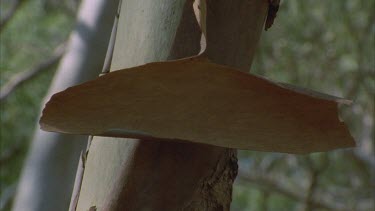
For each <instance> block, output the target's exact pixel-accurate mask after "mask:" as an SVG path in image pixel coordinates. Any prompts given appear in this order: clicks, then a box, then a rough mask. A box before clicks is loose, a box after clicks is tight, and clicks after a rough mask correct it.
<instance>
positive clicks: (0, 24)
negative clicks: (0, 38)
mask: <svg viewBox="0 0 375 211" xmlns="http://www.w3.org/2000/svg"><path fill="white" fill-rule="evenodd" d="M25 2H26V0H14V1H13V4H12V6H11V7H10V9H9V11H8V12H7V13H5V15H4V17H1V20H0V33H1V32H2V30H3V29H4V28H5V26H6V24H7V23H8V22H9V21H10V20H11V19H12V17H13V16H14V14H16V12H17V10H18V9H19V8H20V7H21V5H22V4H23V3H25Z"/></svg>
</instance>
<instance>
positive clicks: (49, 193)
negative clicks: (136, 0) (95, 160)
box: [13, 0, 118, 211]
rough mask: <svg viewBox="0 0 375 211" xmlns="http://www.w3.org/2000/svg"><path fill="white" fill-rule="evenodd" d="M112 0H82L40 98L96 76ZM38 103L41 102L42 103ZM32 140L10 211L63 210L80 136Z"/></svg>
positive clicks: (37, 132) (113, 5)
mask: <svg viewBox="0 0 375 211" xmlns="http://www.w3.org/2000/svg"><path fill="white" fill-rule="evenodd" d="M117 4H118V0H115V1H113V0H111V1H107V0H84V1H83V3H82V5H81V7H80V10H79V14H78V20H77V25H76V27H75V30H74V31H73V33H72V34H71V36H70V40H69V44H68V47H67V52H66V53H65V55H64V57H63V59H62V61H61V63H60V65H59V67H58V70H57V72H56V74H55V77H54V79H53V82H52V84H51V86H50V89H49V91H48V94H47V95H46V97H45V99H46V100H48V99H49V98H50V96H51V95H52V94H54V93H55V92H58V91H62V90H63V89H65V88H67V87H69V86H72V85H75V84H77V83H81V82H84V81H87V80H89V79H92V78H94V77H97V75H98V74H99V73H100V71H101V68H102V66H103V62H104V57H105V54H106V50H107V45H108V41H109V37H110V32H111V28H112V24H113V20H114V14H115V13H116V10H117ZM42 106H44V103H43V104H42ZM36 127H37V129H36V130H35V134H34V138H33V141H32V143H31V146H30V151H29V154H28V156H27V158H26V161H25V164H24V169H23V172H22V175H21V179H20V183H19V186H18V191H17V195H16V198H15V202H14V205H13V210H15V211H25V210H27V211H50V210H54V211H58V210H64V211H65V210H67V209H68V208H69V201H70V195H71V192H72V189H73V183H74V176H75V170H76V167H77V160H78V157H79V153H80V151H81V150H82V149H84V148H85V146H86V144H87V137H86V136H72V135H63V134H57V133H49V132H44V131H41V130H40V129H39V125H37V126H36Z"/></svg>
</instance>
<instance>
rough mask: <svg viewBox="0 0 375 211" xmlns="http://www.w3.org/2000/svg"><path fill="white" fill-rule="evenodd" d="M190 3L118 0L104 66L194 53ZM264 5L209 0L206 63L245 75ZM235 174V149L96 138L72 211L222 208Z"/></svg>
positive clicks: (262, 0)
mask: <svg viewBox="0 0 375 211" xmlns="http://www.w3.org/2000/svg"><path fill="white" fill-rule="evenodd" d="M191 3H192V2H191V1H186V4H185V1H184V0H179V1H175V0H168V1H165V0H155V1H147V0H123V3H122V9H121V14H120V21H119V28H118V33H117V40H116V46H115V51H114V56H113V60H112V67H111V69H112V70H116V69H122V68H126V67H131V66H136V65H140V64H144V63H146V62H152V61H163V60H167V59H177V58H181V57H186V56H191V55H195V54H197V53H198V52H199V40H200V30H199V28H198V26H197V24H196V21H195V18H194V15H193V13H192V10H191V9H190V7H191V6H190V4H191ZM267 8H268V1H266V0H234V1H225V0H216V1H211V0H209V1H208V12H207V14H208V31H209V33H208V37H209V40H210V42H211V43H210V44H209V45H208V49H207V50H208V53H209V56H210V59H211V60H213V61H214V62H216V63H219V64H226V65H230V66H235V67H237V68H240V69H242V70H244V71H248V69H249V68H250V65H251V61H252V56H253V54H254V51H255V48H256V45H257V43H258V40H259V37H260V34H261V31H262V28H263V23H264V20H265V17H266V12H267ZM98 100H100V99H98ZM124 100H126V99H124ZM233 103H236V102H233ZM150 106H152V105H150ZM236 174H237V158H236V150H234V149H227V148H221V147H215V146H208V145H201V144H194V143H177V142H166V141H162V142H157V141H150V140H132V139H118V138H105V137H95V138H94V140H93V142H92V144H91V147H90V150H89V153H88V158H87V162H86V164H85V172H84V177H83V181H82V188H81V192H80V196H79V201H78V205H77V210H88V209H89V208H90V207H93V206H95V207H96V208H97V209H98V210H229V208H230V202H231V193H232V183H233V181H234V178H235V176H236Z"/></svg>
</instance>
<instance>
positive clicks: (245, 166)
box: [0, 0, 375, 210]
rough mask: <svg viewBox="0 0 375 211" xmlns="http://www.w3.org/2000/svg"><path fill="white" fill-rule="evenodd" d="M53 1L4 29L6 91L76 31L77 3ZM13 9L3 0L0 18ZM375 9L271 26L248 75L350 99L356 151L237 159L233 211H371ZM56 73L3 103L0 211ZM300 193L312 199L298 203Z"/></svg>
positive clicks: (313, 13)
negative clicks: (14, 79) (14, 78)
mask: <svg viewBox="0 0 375 211" xmlns="http://www.w3.org/2000/svg"><path fill="white" fill-rule="evenodd" d="M52 2H56V1H50V0H44V1H41V0H29V1H26V3H25V4H23V5H22V6H21V7H19V9H18V10H17V11H16V12H15V13H14V16H13V18H11V19H10V21H9V22H8V23H7V24H6V25H5V27H4V28H2V32H1V34H0V39H1V40H0V42H1V45H0V72H1V78H0V84H1V86H2V87H3V85H4V84H5V83H6V82H7V81H8V80H9V79H10V78H11V77H12V76H13V75H14V74H16V73H17V72H20V71H21V70H24V69H28V68H29V67H32V66H34V64H35V61H42V60H43V59H44V58H48V55H50V54H51V52H52V51H53V49H54V48H55V46H57V45H58V44H59V43H61V42H62V41H63V40H65V39H66V37H67V35H68V33H69V31H70V30H71V29H72V26H73V23H74V19H73V15H72V14H73V13H74V12H75V9H77V8H76V7H74V5H75V4H72V5H73V7H70V6H69V7H68V6H62V5H65V3H63V2H65V1H59V2H61V3H58V6H56V5H54V4H53V3H52ZM72 2H75V1H72ZM10 3H11V1H7V0H3V1H1V7H0V9H1V15H2V16H3V14H5V12H4V11H7V10H8V9H9V8H10V6H9V5H10ZM46 5H48V6H46ZM69 5H70V4H69ZM68 8H75V9H73V10H70V9H68ZM374 10H375V5H374V2H372V1H366V0H359V1H335V2H330V1H323V0H319V1H314V0H306V1H303V2H302V1H296V0H285V1H282V4H281V7H280V11H279V12H278V16H277V18H276V22H275V25H274V26H273V27H272V28H271V29H270V30H269V31H268V32H266V33H263V37H262V40H261V43H260V46H259V48H258V52H257V55H256V58H255V62H254V65H253V68H252V71H253V73H254V72H256V73H258V74H261V75H266V76H268V77H271V78H274V79H276V78H277V79H278V80H281V81H284V82H290V83H294V84H296V85H302V86H305V87H308V88H313V89H316V90H320V91H324V92H328V93H331V94H335V95H340V96H345V97H347V98H351V99H354V102H355V103H354V105H353V106H352V107H351V108H349V109H345V110H343V111H342V112H341V116H342V117H343V118H344V119H345V120H346V122H347V123H348V124H349V126H350V128H351V132H352V133H353V134H354V136H355V138H356V140H357V145H359V147H357V148H356V149H355V150H338V151H334V152H330V153H317V154H313V155H310V156H293V155H285V154H278V153H272V154H271V153H259V152H240V154H239V160H240V170H239V178H238V180H237V181H236V183H235V186H234V197H233V203H232V209H233V210H280V209H281V210H304V209H306V210H308V209H314V208H315V210H327V209H331V210H345V209H349V210H372V209H373V208H374V201H373V198H374V192H373V189H374V188H373V187H374V183H373V181H374V166H375V165H374V163H375V162H374V130H373V128H374V125H373V124H374V120H373V117H374V101H373V99H374V94H375V85H374V84H375V79H374V78H375V75H374V72H375V71H374V66H375V64H374V59H373V58H374V57H375V50H374V47H373V46H375V42H374V33H375V32H374V28H375V26H374V22H373V20H374V12H373V11H374ZM20 46H22V48H21V47H20ZM53 70H54V68H53V67H51V68H49V70H47V71H44V72H41V73H40V74H38V75H37V76H36V77H34V78H33V79H31V80H28V81H27V82H26V83H24V84H23V85H22V86H18V87H17V88H16V89H15V91H14V92H12V93H11V94H10V95H9V96H8V97H7V100H6V101H2V102H1V134H0V137H1V156H0V165H1V166H0V168H1V171H0V181H1V188H0V191H1V202H0V204H1V207H2V208H3V210H9V203H8V202H9V200H7V199H8V198H12V197H11V196H12V194H11V193H12V191H11V190H14V187H15V184H16V183H17V181H18V178H19V174H20V169H21V168H20V167H21V166H22V162H23V160H24V157H25V152H26V150H27V148H28V140H31V137H32V134H33V129H34V127H35V126H34V123H35V121H36V119H37V117H38V115H37V113H38V111H39V105H40V104H41V100H42V98H43V96H44V94H45V92H46V91H47V87H48V83H49V81H51V77H52V75H53ZM1 90H3V88H1ZM349 113H352V114H351V115H348V114H349ZM353 114H354V115H353ZM77 160H78V158H77ZM327 160H328V161H327ZM324 163H328V166H325V165H321V164H324ZM266 172H267V174H266ZM314 172H315V173H314ZM253 173H257V174H253ZM280 178H281V179H280ZM314 178H315V179H314ZM313 181H315V182H313ZM300 190H309V191H306V195H304V194H301V192H302V191H300ZM296 192H297V193H296ZM9 193H10V194H9ZM13 193H14V191H13ZM307 193H310V194H307ZM9 196H10V197H9ZM6 204H8V206H4V205H6ZM4 207H5V208H4Z"/></svg>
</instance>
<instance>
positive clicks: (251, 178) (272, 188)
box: [237, 170, 346, 211]
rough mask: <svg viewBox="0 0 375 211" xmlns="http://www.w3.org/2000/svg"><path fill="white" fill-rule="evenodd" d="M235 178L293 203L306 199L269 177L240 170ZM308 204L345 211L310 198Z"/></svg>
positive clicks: (335, 205)
mask: <svg viewBox="0 0 375 211" xmlns="http://www.w3.org/2000/svg"><path fill="white" fill-rule="evenodd" d="M237 178H238V179H239V181H240V182H241V181H242V182H248V183H252V184H255V185H256V186H257V187H259V188H260V189H262V190H268V191H269V192H270V193H272V192H274V193H278V194H281V195H284V196H286V197H288V198H290V199H293V200H295V201H298V202H301V203H305V200H306V199H305V196H304V195H303V194H300V193H299V192H295V191H292V190H290V188H288V187H285V186H284V185H282V184H280V183H279V182H278V181H276V180H275V179H272V178H271V177H268V176H266V175H263V174H250V173H246V172H244V171H241V170H240V171H239V172H238V177H237ZM309 203H310V204H312V205H313V206H314V207H315V208H323V209H327V210H333V211H345V210H346V209H345V208H344V206H342V205H337V204H330V203H327V202H323V201H318V200H316V199H314V198H311V199H310V201H309Z"/></svg>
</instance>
